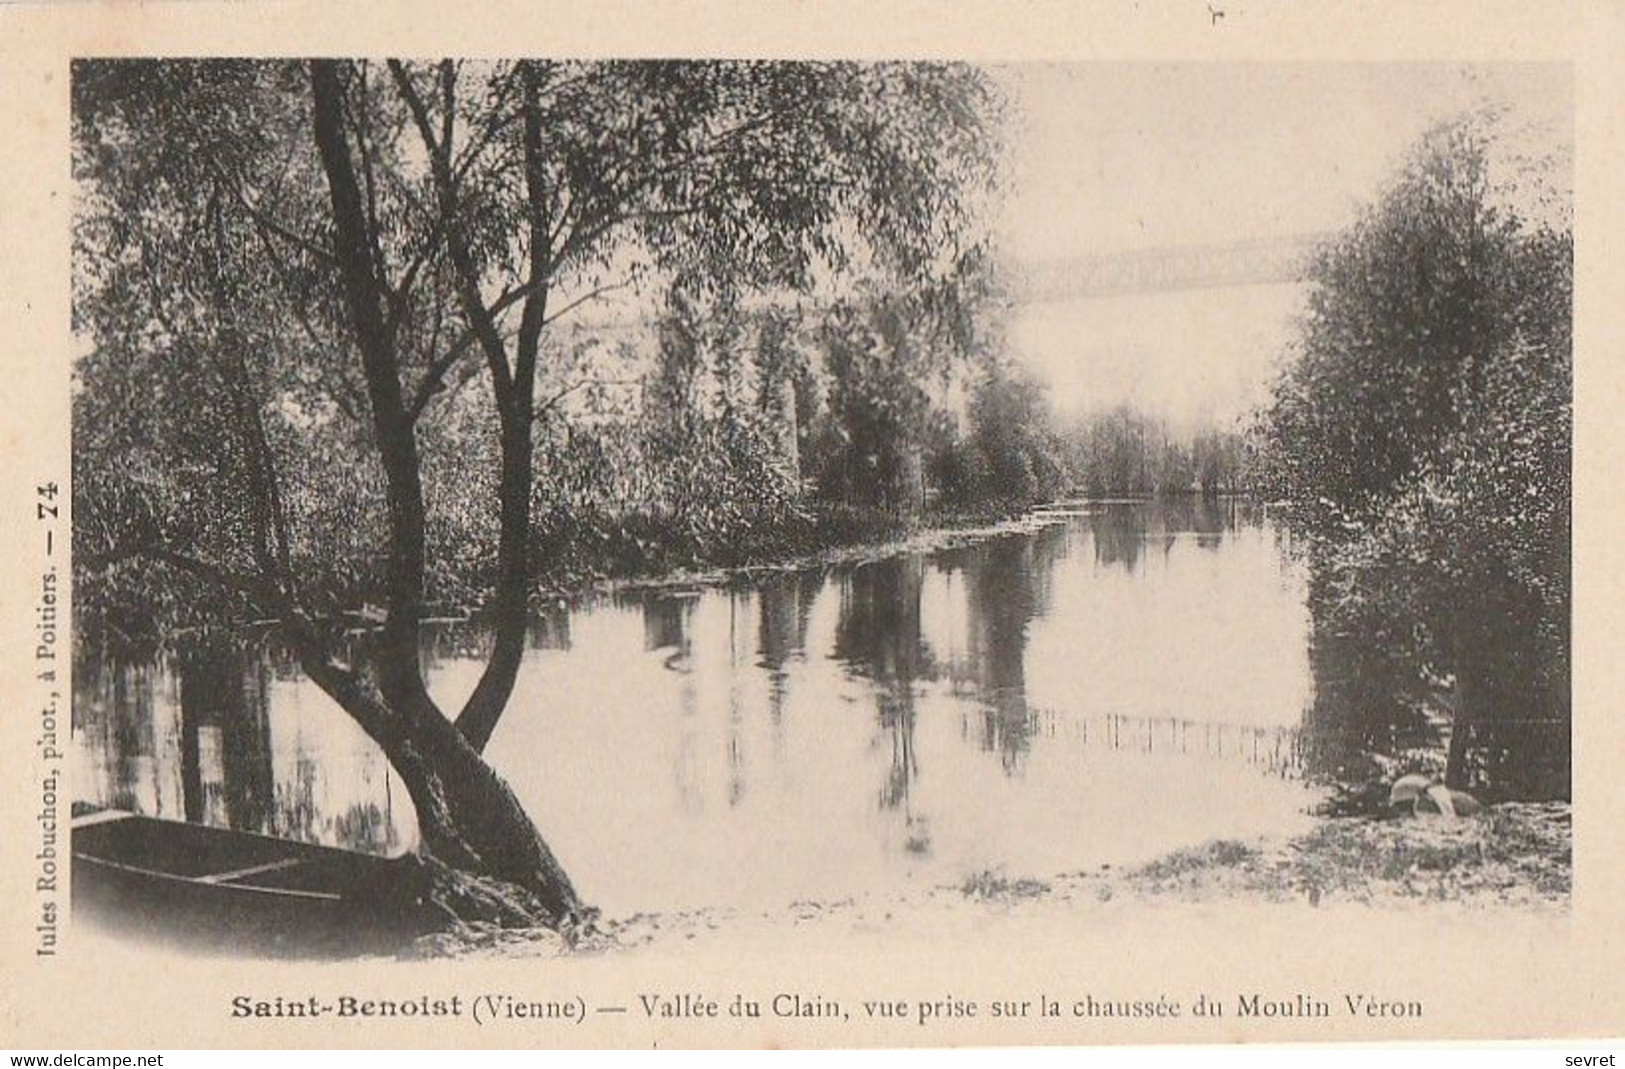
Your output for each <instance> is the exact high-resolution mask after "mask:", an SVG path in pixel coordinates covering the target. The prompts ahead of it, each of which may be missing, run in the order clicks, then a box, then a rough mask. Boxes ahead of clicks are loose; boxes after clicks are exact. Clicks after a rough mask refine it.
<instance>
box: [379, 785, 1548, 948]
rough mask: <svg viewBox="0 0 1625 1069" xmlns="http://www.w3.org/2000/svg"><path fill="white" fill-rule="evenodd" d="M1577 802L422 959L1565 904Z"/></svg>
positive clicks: (441, 943) (433, 942)
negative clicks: (1143, 917)
mask: <svg viewBox="0 0 1625 1069" xmlns="http://www.w3.org/2000/svg"><path fill="white" fill-rule="evenodd" d="M1570 816H1571V807H1570V805H1569V804H1568V803H1555V802H1553V803H1529V804H1515V803H1509V804H1505V805H1499V806H1493V807H1491V808H1490V809H1489V810H1487V811H1486V813H1485V814H1483V815H1482V816H1480V817H1476V818H1470V819H1463V820H1447V819H1444V818H1433V817H1421V818H1408V817H1407V818H1396V819H1373V818H1329V819H1326V820H1323V821H1322V822H1321V823H1319V824H1318V825H1317V826H1316V827H1315V828H1313V829H1312V830H1310V831H1309V832H1307V833H1304V834H1302V835H1297V836H1290V837H1284V838H1276V839H1268V838H1261V839H1256V840H1248V841H1244V840H1239V839H1223V840H1215V841H1212V842H1208V843H1204V844H1202V845H1200V846H1196V847H1191V848H1188V849H1184V850H1179V851H1175V852H1173V853H1170V854H1167V855H1164V856H1163V857H1161V858H1158V859H1156V860H1154V861H1152V862H1150V863H1148V864H1145V865H1141V866H1138V867H1133V868H1127V869H1121V870H1117V869H1113V868H1112V867H1111V866H1101V867H1098V868H1094V869H1088V870H1081V871H1075V872H1064V873H1059V874H1053V875H1048V876H1039V875H1016V874H1009V873H1002V872H992V871H988V872H979V873H974V874H971V875H968V876H967V877H966V878H965V879H964V880H963V881H962V882H961V883H959V884H957V885H944V886H937V887H930V888H922V889H920V890H918V891H913V892H908V893H898V894H889V895H861V896H851V897H845V898H840V899H832V900H822V901H798V902H793V903H789V904H788V905H786V906H785V907H784V908H782V909H780V910H777V911H771V910H769V911H751V910H737V909H727V908H716V909H698V910H688V911H681V912H671V913H639V914H634V915H632V916H627V917H606V918H602V919H601V920H600V922H599V924H598V926H597V928H598V930H597V931H596V932H595V933H592V934H589V935H586V936H583V937H581V938H580V939H578V940H575V941H571V940H567V939H566V938H564V937H561V936H560V935H559V934H558V933H555V932H551V931H504V930H499V929H497V928H494V927H482V928H469V929H465V930H463V931H460V932H455V933H445V934H439V935H433V936H429V937H426V938H424V939H422V940H419V941H418V942H417V943H416V944H415V945H414V946H413V947H412V948H410V949H409V950H408V951H407V953H406V956H408V957H424V958H437V957H466V956H472V957H487V956H496V957H530V956H536V955H541V956H550V955H558V954H569V953H575V954H580V953H593V954H602V953H613V954H619V953H629V952H644V951H651V952H657V951H660V950H662V949H663V948H672V947H686V946H692V945H695V944H701V945H704V944H715V943H723V942H726V943H733V942H736V941H746V942H750V941H757V942H773V941H776V940H780V939H790V940H800V939H801V938H803V937H811V938H814V939H817V940H826V939H828V940H863V939H866V938H876V937H879V938H885V939H887V940H895V941H907V940H908V939H911V938H921V939H939V938H941V937H942V936H943V935H944V934H946V933H951V932H963V933H965V934H967V935H973V934H976V933H980V932H984V931H985V930H986V929H988V928H989V927H998V926H1005V925H1011V924H1014V925H1018V926H1021V927H1026V926H1028V925H1031V924H1040V925H1042V924H1054V925H1057V926H1063V927H1064V926H1066V925H1068V924H1071V923H1074V922H1087V921H1088V920H1089V919H1090V917H1091V916H1092V915H1093V914H1097V913H1103V912H1104V913H1110V914H1111V915H1113V916H1121V915H1122V914H1124V912H1125V911H1128V912H1136V911H1138V912H1141V913H1145V912H1146V911H1151V912H1156V911H1159V910H1166V909H1179V908H1185V907H1195V908H1211V907H1215V906H1218V907H1222V908H1223V909H1224V910H1226V911H1230V910H1232V909H1250V910H1257V909H1261V910H1264V911H1266V913H1267V912H1268V911H1269V910H1272V909H1278V910H1297V909H1306V908H1307V909H1323V910H1332V909H1337V910H1343V911H1350V910H1352V911H1355V912H1357V913H1362V912H1363V913H1367V914H1370V915H1373V916H1388V915H1392V914H1405V913H1410V914H1416V913H1420V914H1424V915H1426V914H1430V913H1434V912H1438V911H1448V912H1451V913H1456V912H1462V911H1465V912H1469V913H1473V914H1478V915H1485V916H1489V915H1505V914H1515V915H1523V916H1531V917H1534V916H1560V915H1563V914H1566V912H1567V910H1568V906H1569V896H1570V892H1571V886H1572V840H1571V829H1570Z"/></svg>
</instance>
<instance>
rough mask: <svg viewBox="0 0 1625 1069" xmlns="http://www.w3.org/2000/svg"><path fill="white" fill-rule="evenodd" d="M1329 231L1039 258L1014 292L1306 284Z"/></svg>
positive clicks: (1043, 294)
mask: <svg viewBox="0 0 1625 1069" xmlns="http://www.w3.org/2000/svg"><path fill="white" fill-rule="evenodd" d="M1330 236H1331V235H1330V234H1329V233H1317V234H1298V235H1293V236H1290V237H1278V238H1261V239H1256V240H1252V241H1237V242H1228V243H1225V244H1219V245H1179V246H1169V247H1165V248H1159V249H1143V250H1137V251H1134V252H1122V253H1109V254H1105V255H1100V256H1083V257H1075V258H1071V259H1065V260H1045V261H1035V262H1032V263H1029V264H1025V265H1022V266H1021V267H1019V268H1017V270H1016V271H1015V272H1014V274H1015V276H1016V280H1017V281H1016V287H1015V294H1014V296H1015V297H1016V298H1017V299H1018V300H1019V301H1022V302H1023V303H1033V304H1042V303H1046V302H1052V301H1065V300H1076V299H1078V298H1087V297H1109V296H1115V295H1119V294H1129V293H1160V292H1167V291H1171V290H1198V289H1216V288H1219V287H1225V286H1260V285H1269V284H1274V283H1283V282H1300V281H1302V280H1303V279H1304V277H1305V276H1306V274H1307V271H1308V267H1309V264H1310V261H1311V259H1312V257H1313V254H1314V251H1315V248H1316V247H1317V246H1318V245H1319V244H1320V243H1321V242H1322V241H1324V240H1326V239H1327V238H1329V237H1330Z"/></svg>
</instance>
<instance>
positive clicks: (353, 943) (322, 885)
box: [72, 810, 440, 957]
mask: <svg viewBox="0 0 1625 1069" xmlns="http://www.w3.org/2000/svg"><path fill="white" fill-rule="evenodd" d="M72 834H73V909H74V914H75V917H76V918H88V919H90V920H92V921H93V922H98V923H103V924H105V925H107V926H109V927H113V928H116V929H118V930H119V931H120V932H121V934H133V935H142V936H148V937H152V938H157V939H161V940H164V941H170V942H174V941H179V942H184V943H187V944H191V945H193V946H196V947H199V948H207V949H214V950H223V951H232V952H246V953H250V954H259V955H269V956H278V957H283V956H295V957H309V956H330V955H350V954H358V953H379V952H388V951H390V950H393V949H396V948H399V947H400V946H401V945H403V943H404V942H406V941H407V940H410V939H411V938H413V937H414V936H416V935H420V934H423V933H425V932H428V931H432V930H434V929H435V927H436V926H437V921H438V920H439V919H440V918H439V915H438V914H437V912H436V911H435V909H434V908H433V907H432V906H430V905H428V904H427V903H426V902H425V900H424V898H423V894H422V892H423V880H422V877H421V873H420V870H419V869H418V867H417V866H416V864H415V863H414V860H413V859H412V858H411V857H410V856H403V857H396V858H386V857H375V856H372V855H368V854H360V853H356V852H354V851H351V850H339V849H335V848H333V847H328V846H316V845H313V844H310V843H298V842H292V841H290V840H287V839H279V838H276V837H273V836H269V835H258V834H254V833H251V832H243V831H231V830H228V829H225V828H211V827H206V826H204V825H200V824H188V823H183V822H181V821H175V820H160V819H157V818H154V817H144V816H137V815H135V814H133V813H126V812H122V811H118V810H102V811H98V812H93V813H89V814H86V815H85V816H81V817H76V818H75V819H74V821H73V831H72Z"/></svg>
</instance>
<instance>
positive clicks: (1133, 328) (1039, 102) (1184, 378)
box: [997, 63, 1572, 424]
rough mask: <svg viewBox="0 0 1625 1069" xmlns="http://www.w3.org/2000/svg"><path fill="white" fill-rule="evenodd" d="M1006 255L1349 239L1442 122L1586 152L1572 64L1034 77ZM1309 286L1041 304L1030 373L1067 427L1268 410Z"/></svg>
mask: <svg viewBox="0 0 1625 1069" xmlns="http://www.w3.org/2000/svg"><path fill="white" fill-rule="evenodd" d="M997 76H998V77H999V79H1000V80H1001V81H1002V82H1003V83H1004V84H1005V86H1006V87H1007V89H1008V90H1009V92H1010V95H1011V97H1012V99H1013V100H1014V102H1015V104H1016V112H1017V120H1016V125H1015V126H1014V128H1013V129H1012V130H1011V133H1010V153H1011V161H1010V162H1011V188H1010V197H1009V200H1008V202H1007V204H1006V208H1005V210H1004V212H1003V216H1002V226H1001V230H1002V235H1003V245H1004V248H1005V251H1006V253H1007V254H1008V255H1011V256H1013V257H1015V258H1017V259H1026V260H1031V259H1052V258H1065V257H1072V256H1089V255H1098V254H1102V253H1110V252H1116V251H1128V250H1136V249H1147V248H1157V247H1162V246H1168V245H1188V244H1199V243H1209V242H1228V241H1239V240H1246V239H1250V238H1264V237H1274V236H1288V235H1293V234H1301V233H1310V232H1319V231H1326V230H1332V229H1335V228H1338V227H1341V226H1343V225H1346V224H1347V223H1348V222H1349V221H1350V220H1351V219H1352V218H1353V217H1354V215H1355V213H1356V211H1357V210H1358V208H1359V206H1360V205H1361V204H1363V203H1366V202H1367V201H1369V200H1371V199H1372V198H1373V197H1374V195H1375V194H1376V193H1377V191H1378V190H1379V189H1380V187H1381V185H1382V183H1383V182H1384V180H1385V179H1386V178H1387V177H1388V176H1389V175H1390V174H1391V173H1392V172H1393V170H1394V168H1395V166H1396V164H1397V163H1398V162H1399V160H1400V159H1401V157H1402V156H1403V153H1404V151H1405V149H1406V148H1407V147H1408V146H1409V145H1410V144H1412V143H1413V142H1414V141H1415V140H1416V138H1417V136H1418V135H1419V134H1420V133H1421V132H1422V131H1423V130H1424V129H1426V128H1427V127H1428V126H1429V125H1431V124H1432V123H1433V122H1435V121H1437V120H1439V119H1441V118H1444V117H1446V116H1448V115H1451V114H1453V113H1457V112H1460V111H1463V110H1465V109H1468V108H1472V107H1475V106H1479V105H1486V104H1501V105H1505V106H1507V107H1509V108H1510V109H1511V116H1512V118H1511V125H1512V127H1513V128H1514V129H1518V130H1522V131H1525V132H1526V134H1527V139H1526V142H1525V147H1529V146H1534V147H1537V148H1539V149H1545V148H1548V147H1549V148H1551V149H1552V150H1553V151H1556V152H1558V153H1559V154H1560V155H1561V154H1567V155H1571V154H1572V148H1571V147H1570V142H1571V138H1572V130H1571V119H1570V116H1571V113H1572V88H1571V81H1570V75H1569V71H1568V69H1567V68H1565V67H1555V66H1535V65H1497V66H1489V67H1485V66H1480V67H1458V66H1434V65H1426V66H1424V65H1411V64H1406V65H1397V64H1396V65H1380V66H1379V65H1364V64H1360V65H1356V64H1295V65H1262V64H1258V65H1253V64H1247V65H1243V64H1189V63H1188V64H1178V65H1154V64H1132V65H1128V64H1078V65H1024V66H1021V67H1012V68H1002V69H1000V70H999V71H998V72H997ZM1301 296H1302V295H1301V293H1300V292H1299V289H1298V287H1294V286H1266V287H1252V288H1246V289H1226V290H1209V291H1203V292H1188V293H1173V294H1151V295H1142V296H1125V297H1113V298H1109V299H1096V300H1079V301H1071V302H1066V303H1062V304H1045V305H1034V306H1029V307H1028V308H1026V309H1025V310H1023V311H1022V313H1021V314H1020V315H1019V316H1018V317H1017V320H1016V322H1015V323H1014V324H1013V329H1012V337H1013V339H1014V341H1015V343H1016V345H1017V347H1018V349H1019V351H1020V353H1021V355H1022V357H1023V359H1025V360H1026V361H1027V362H1028V363H1029V364H1030V365H1031V366H1032V367H1033V368H1034V369H1035V370H1037V371H1038V372H1039V373H1040V374H1041V375H1042V376H1043V377H1044V378H1045V379H1046V380H1047V381H1049V382H1050V383H1051V385H1052V386H1053V397H1054V401H1055V405H1056V407H1057V409H1058V410H1060V411H1062V412H1063V413H1067V412H1078V411H1087V410H1091V409H1099V408H1106V407H1110V406H1112V405H1115V404H1117V403H1120V402H1123V401H1128V402H1131V403H1134V404H1136V405H1137V406H1139V407H1141V408H1143V409H1146V410H1149V411H1152V412H1154V413H1157V414H1161V415H1164V416H1166V417H1168V418H1170V419H1173V420H1174V421H1176V422H1177V423H1180V424H1190V423H1194V422H1197V421H1202V422H1205V421H1208V420H1214V421H1218V422H1221V423H1224V422H1228V421H1231V420H1233V419H1234V418H1236V416H1238V415H1239V414H1240V413H1242V412H1243V411H1245V410H1246V409H1247V408H1248V407H1250V406H1251V404H1253V403H1254V402H1255V401H1256V400H1258V399H1259V398H1260V397H1261V396H1262V393H1263V388H1264V386H1265V385H1266V383H1267V381H1268V378H1269V375H1270V370H1271V368H1272V366H1273V365H1274V362H1275V361H1276V360H1277V359H1278V357H1279V354H1280V351H1281V348H1282V346H1283V345H1284V343H1285V341H1286V339H1287V337H1288V332H1289V330H1290V325H1291V319H1292V317H1293V316H1294V314H1295V313H1296V311H1297V309H1298V308H1299V306H1300V303H1301Z"/></svg>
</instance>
